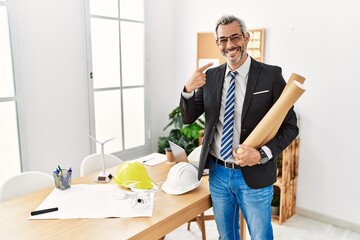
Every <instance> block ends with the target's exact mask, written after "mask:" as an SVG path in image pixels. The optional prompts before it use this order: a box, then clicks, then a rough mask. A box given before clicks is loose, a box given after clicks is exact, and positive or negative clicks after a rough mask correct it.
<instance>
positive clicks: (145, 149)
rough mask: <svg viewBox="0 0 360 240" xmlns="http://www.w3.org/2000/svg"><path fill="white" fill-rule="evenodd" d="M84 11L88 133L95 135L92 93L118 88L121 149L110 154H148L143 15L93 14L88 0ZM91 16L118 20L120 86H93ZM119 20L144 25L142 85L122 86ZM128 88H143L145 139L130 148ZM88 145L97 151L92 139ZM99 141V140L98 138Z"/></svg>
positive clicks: (148, 138)
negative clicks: (127, 140)
mask: <svg viewBox="0 0 360 240" xmlns="http://www.w3.org/2000/svg"><path fill="white" fill-rule="evenodd" d="M143 2H144V15H145V1H144V0H143ZM84 9H85V10H84V12H85V35H86V59H87V80H88V95H89V122H90V129H89V133H90V135H91V136H95V135H96V125H95V102H94V101H95V99H94V95H95V93H96V92H99V91H111V90H119V91H120V98H121V102H120V104H121V109H120V113H121V129H122V131H121V136H117V137H121V138H122V150H120V151H117V152H112V154H114V155H116V156H118V157H120V158H122V159H124V160H127V159H133V158H136V157H139V156H143V155H145V154H148V153H149V152H150V149H151V146H150V144H151V143H150V139H151V135H150V131H149V129H150V128H149V126H150V123H149V121H148V120H149V116H148V111H147V109H148V107H147V106H148V104H147V102H148V101H147V99H148V97H147V91H146V90H147V87H146V72H147V71H146V62H145V60H146V52H147V50H146V24H145V19H146V18H145V16H144V20H142V21H140V20H131V19H124V18H121V16H118V17H108V16H100V15H93V14H90V0H84ZM118 13H119V15H120V0H118ZM92 18H100V19H111V20H116V21H118V26H119V29H118V34H119V58H120V59H119V64H120V66H119V67H120V86H119V87H105V88H98V89H95V88H94V81H93V60H92V46H91V26H90V23H91V19H92ZM121 22H133V23H142V24H143V26H144V59H143V62H144V69H143V72H144V82H143V84H142V85H139V84H137V85H131V86H123V85H122V56H121ZM130 88H143V90H144V96H143V97H144V118H145V119H144V124H145V126H144V129H145V131H144V133H143V134H144V140H145V144H144V145H142V146H138V147H134V148H130V149H125V131H124V109H123V108H124V107H123V106H124V101H123V90H126V89H130ZM95 137H96V136H95ZM102 140H106V139H102ZM89 141H90V146H91V152H92V153H95V152H97V148H96V143H95V142H94V141H92V140H90V138H89ZM100 141H101V140H100ZM105 152H106V146H105Z"/></svg>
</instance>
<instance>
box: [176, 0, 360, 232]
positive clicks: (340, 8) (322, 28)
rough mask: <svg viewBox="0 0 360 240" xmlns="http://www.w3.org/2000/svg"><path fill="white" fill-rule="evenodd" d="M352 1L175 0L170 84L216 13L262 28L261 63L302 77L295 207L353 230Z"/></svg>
mask: <svg viewBox="0 0 360 240" xmlns="http://www.w3.org/2000/svg"><path fill="white" fill-rule="evenodd" d="M356 6H357V5H356V4H355V2H350V1H336V2H334V3H331V2H329V1H324V0H322V1H310V0H304V1H297V2H294V1H285V0H279V1H266V0H256V1H239V0H224V1H221V2H219V1H215V0H198V1H192V0H182V1H176V7H175V9H176V15H175V28H176V43H175V45H176V53H175V56H176V58H175V59H176V62H175V65H176V86H177V88H181V86H182V85H183V84H184V81H186V79H187V78H188V77H189V76H190V75H191V74H192V72H193V71H194V68H195V66H196V33H197V32H209V31H210V32H213V31H214V26H215V22H216V20H217V19H218V18H219V17H220V16H221V15H223V14H234V15H236V16H238V17H240V18H242V19H243V20H244V21H245V22H246V23H247V26H248V28H265V31H266V32H265V62H267V63H269V64H274V65H279V66H281V67H282V68H283V75H284V78H285V79H288V78H289V77H290V75H291V73H292V72H296V73H298V74H300V75H303V76H305V77H306V79H307V80H306V87H307V91H306V92H305V93H304V94H303V96H302V97H301V98H300V100H299V101H298V102H297V103H296V105H295V110H296V111H297V112H298V113H299V114H300V128H301V129H300V138H301V144H300V166H299V178H298V189H297V207H298V212H300V213H303V214H308V215H312V216H315V217H317V218H319V219H323V220H326V219H327V218H328V217H330V219H327V220H328V221H333V222H335V223H340V224H342V225H346V226H347V227H349V228H356V229H357V230H358V231H359V230H360V215H359V214H358V213H359V212H360V205H359V202H360V191H359V190H360V178H359V176H358V171H359V169H360V158H359V157H358V153H357V152H358V151H357V149H358V146H359V140H358V139H359V136H360V127H359V124H358V122H359V116H360V107H359V102H360V94H359V93H358V91H359V89H360V81H359V76H360V75H359V74H360V72H359V71H360V68H359V66H358V65H359V64H358V63H359V61H358V57H359V55H360V47H359V44H358V43H359V42H360V30H359V28H358V24H357V23H358V22H360V15H359V14H358V7H356Z"/></svg>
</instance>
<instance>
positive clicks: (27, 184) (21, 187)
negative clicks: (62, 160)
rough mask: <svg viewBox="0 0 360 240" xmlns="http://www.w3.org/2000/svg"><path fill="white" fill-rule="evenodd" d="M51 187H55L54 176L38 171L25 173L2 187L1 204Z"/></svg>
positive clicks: (6, 182)
mask: <svg viewBox="0 0 360 240" xmlns="http://www.w3.org/2000/svg"><path fill="white" fill-rule="evenodd" d="M49 187H54V178H53V177H52V176H50V175H48V174H45V173H42V172H37V171H29V172H23V173H20V174H17V175H15V176H12V177H10V178H9V179H7V180H6V181H5V182H4V183H3V184H2V185H1V186H0V202H2V201H5V200H9V199H11V198H15V197H18V196H21V195H25V194H27V193H31V192H35V191H37V190H40V189H43V188H49Z"/></svg>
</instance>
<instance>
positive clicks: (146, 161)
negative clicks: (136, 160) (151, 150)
mask: <svg viewBox="0 0 360 240" xmlns="http://www.w3.org/2000/svg"><path fill="white" fill-rule="evenodd" d="M153 159H154V158H149V159H146V160H144V161H142V163H146V162H148V161H150V160H153Z"/></svg>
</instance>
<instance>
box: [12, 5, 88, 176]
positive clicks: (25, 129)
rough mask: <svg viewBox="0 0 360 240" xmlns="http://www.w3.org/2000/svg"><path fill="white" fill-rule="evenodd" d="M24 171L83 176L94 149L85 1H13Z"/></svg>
mask: <svg viewBox="0 0 360 240" xmlns="http://www.w3.org/2000/svg"><path fill="white" fill-rule="evenodd" d="M8 4H9V8H8V9H9V18H10V24H11V30H12V40H13V43H14V45H13V51H14V62H15V77H16V81H18V83H19V84H18V85H17V87H18V88H17V92H18V95H19V96H21V98H20V99H19V102H21V105H20V106H22V108H21V109H20V113H21V115H20V121H21V127H22V128H21V137H22V139H23V141H22V143H21V144H22V148H23V155H22V158H23V170H24V171H26V170H38V171H42V172H46V173H49V174H51V172H52V171H53V170H54V169H55V168H56V166H57V165H58V164H59V165H60V166H61V167H64V168H68V167H70V166H72V168H73V170H74V175H75V176H78V172H79V166H80V162H81V160H82V159H83V158H84V157H85V156H86V155H88V154H89V153H90V141H89V137H88V136H87V133H88V132H89V112H88V85H87V81H86V58H85V56H86V52H85V51H86V46H85V28H84V16H83V4H82V1H73V0H61V1H47V0H34V1H27V0H11V1H8Z"/></svg>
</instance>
